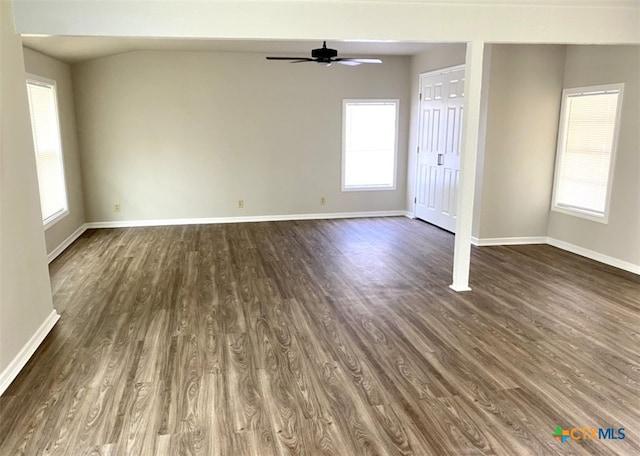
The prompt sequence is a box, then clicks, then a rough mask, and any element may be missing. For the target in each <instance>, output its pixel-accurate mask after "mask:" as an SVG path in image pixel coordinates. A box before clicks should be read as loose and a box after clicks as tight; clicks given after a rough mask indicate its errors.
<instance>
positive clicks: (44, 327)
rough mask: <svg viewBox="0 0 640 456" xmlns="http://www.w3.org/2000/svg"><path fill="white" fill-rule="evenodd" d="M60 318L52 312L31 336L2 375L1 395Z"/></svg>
mask: <svg viewBox="0 0 640 456" xmlns="http://www.w3.org/2000/svg"><path fill="white" fill-rule="evenodd" d="M59 318H60V315H58V313H57V312H56V311H55V309H54V310H52V311H51V313H50V314H49V316H48V317H47V318H46V319H45V320H44V321H43V322H42V324H41V325H40V327H39V328H38V330H37V331H36V332H35V334H34V335H33V336H31V339H29V341H28V342H27V343H26V344H25V345H24V347H22V350H20V352H19V353H18V354H17V355H16V357H15V358H13V360H12V361H11V362H10V363H9V365H8V366H7V367H6V368H5V369H4V370H3V371H2V373H0V395H2V393H4V392H5V390H6V389H7V388H8V387H9V385H10V384H11V382H12V381H13V380H14V379H15V378H16V377H17V376H18V374H19V373H20V371H21V370H22V368H23V367H24V366H25V365H26V364H27V362H28V361H29V359H30V358H31V356H33V354H34V353H35V351H36V350H37V349H38V347H39V346H40V344H41V343H42V342H43V341H44V338H45V337H47V334H49V331H51V329H52V328H53V326H54V325H55V324H56V322H57V321H58V319H59Z"/></svg>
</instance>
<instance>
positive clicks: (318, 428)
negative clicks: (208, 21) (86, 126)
mask: <svg viewBox="0 0 640 456" xmlns="http://www.w3.org/2000/svg"><path fill="white" fill-rule="evenodd" d="M452 251H453V236H452V235H450V234H449V233H446V232H443V231H441V230H439V229H437V228H434V227H432V226H430V225H428V224H425V223H422V222H419V221H415V220H409V219H405V218H385V219H360V220H331V221H298V222H274V223H253V224H229V225H199V226H173V227H153V228H128V229H110V230H107V229H104V230H90V231H87V232H86V233H85V234H84V235H83V236H82V237H81V238H80V239H79V240H78V241H77V242H75V243H74V244H73V245H72V246H71V247H70V248H69V249H68V250H67V251H66V252H65V253H64V254H63V255H62V256H60V257H59V258H58V259H57V260H56V261H55V262H53V263H52V265H51V276H52V286H53V291H54V301H55V303H56V306H58V307H60V308H65V311H64V313H63V315H62V318H61V319H60V321H59V322H58V324H57V325H56V327H55V328H54V329H53V331H52V332H51V334H50V335H49V336H48V337H47V339H46V340H45V342H44V343H43V345H42V346H41V347H40V348H39V349H38V351H37V352H36V354H35V355H34V357H33V358H32V359H31V361H30V362H29V363H28V365H27V366H26V368H25V369H24V370H23V372H22V373H21V374H20V376H19V377H18V378H17V379H16V380H15V381H14V382H13V384H12V385H11V386H10V387H9V389H8V390H7V391H6V392H5V394H4V395H3V396H2V397H0V454H1V455H3V456H4V455H14V454H26V455H40V454H47V455H53V454H56V455H112V456H113V455H220V456H245V455H246V456H251V455H255V456H271V455H274V456H275V455H336V456H340V455H345V456H350V455H417V456H427V455H481V454H482V455H554V454H561V455H564V454H575V455H586V454H594V455H600V454H601V455H612V454H618V455H638V454H640V399H639V397H640V355H639V350H638V349H639V347H640V280H639V279H638V276H635V275H632V274H628V273H624V272H621V271H618V270H616V269H613V268H610V267H607V266H604V265H601V264H598V263H595V262H592V261H590V260H587V259H584V258H581V257H578V256H575V255H572V254H569V253H566V252H563V251H560V250H557V249H555V248H553V247H550V246H514V247H484V248H481V249H475V248H474V249H473V252H472V283H471V286H472V288H473V292H471V293H462V294H459V293H454V292H453V291H452V290H450V289H449V288H448V285H449V283H450V271H451V258H452ZM556 426H562V427H563V428H564V429H570V428H573V427H580V428H583V427H586V428H599V427H603V428H615V429H616V430H617V429H618V428H624V433H625V435H626V438H625V439H624V440H604V439H601V440H580V441H572V440H569V441H567V442H566V443H564V444H562V443H560V442H559V441H558V440H557V439H554V438H552V436H551V434H552V433H553V432H554V431H555V427H556Z"/></svg>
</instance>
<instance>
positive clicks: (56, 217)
mask: <svg viewBox="0 0 640 456" xmlns="http://www.w3.org/2000/svg"><path fill="white" fill-rule="evenodd" d="M67 215H69V209H65V210H64V211H60V212H58V213H57V214H54V215H52V216H51V217H49V218H48V219H47V220H46V221H45V222H44V230H45V231H47V230H48V229H49V228H51V227H52V226H53V225H55V224H56V223H58V222H59V221H60V220H62V219H64V218H65V217H66V216H67Z"/></svg>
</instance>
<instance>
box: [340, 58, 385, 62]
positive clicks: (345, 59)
mask: <svg viewBox="0 0 640 456" xmlns="http://www.w3.org/2000/svg"><path fill="white" fill-rule="evenodd" d="M334 61H336V62H355V63H382V60H380V59H358V58H350V57H344V58H337V59H334Z"/></svg>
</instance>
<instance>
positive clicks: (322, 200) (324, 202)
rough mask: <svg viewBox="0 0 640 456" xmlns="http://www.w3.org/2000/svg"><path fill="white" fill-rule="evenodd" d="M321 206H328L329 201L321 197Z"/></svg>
mask: <svg viewBox="0 0 640 456" xmlns="http://www.w3.org/2000/svg"><path fill="white" fill-rule="evenodd" d="M320 204H322V205H325V204H327V199H326V198H325V197H324V196H321V197H320Z"/></svg>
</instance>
